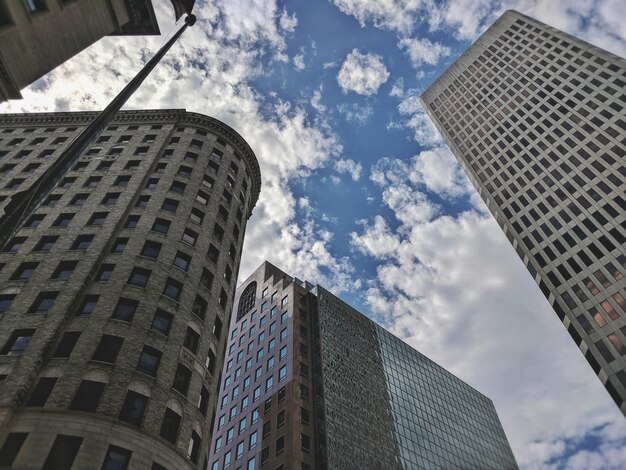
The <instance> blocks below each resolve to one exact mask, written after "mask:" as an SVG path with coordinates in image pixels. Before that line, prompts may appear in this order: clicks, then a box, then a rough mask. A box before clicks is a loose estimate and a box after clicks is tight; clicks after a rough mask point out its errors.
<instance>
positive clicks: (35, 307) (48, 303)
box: [28, 292, 59, 314]
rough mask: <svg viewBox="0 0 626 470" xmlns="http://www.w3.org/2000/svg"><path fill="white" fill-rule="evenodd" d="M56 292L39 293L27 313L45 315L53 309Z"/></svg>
mask: <svg viewBox="0 0 626 470" xmlns="http://www.w3.org/2000/svg"><path fill="white" fill-rule="evenodd" d="M57 295H59V293H58V292H41V293H40V294H39V295H38V296H37V298H36V299H35V301H34V302H33V303H32V305H31V306H30V308H29V309H28V312H29V313H38V314H46V313H48V311H49V310H50V309H51V308H52V307H54V302H55V301H56V298H57Z"/></svg>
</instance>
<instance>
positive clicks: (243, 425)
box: [239, 418, 246, 434]
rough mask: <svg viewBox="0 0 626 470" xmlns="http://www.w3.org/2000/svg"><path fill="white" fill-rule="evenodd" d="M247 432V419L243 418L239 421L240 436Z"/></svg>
mask: <svg viewBox="0 0 626 470" xmlns="http://www.w3.org/2000/svg"><path fill="white" fill-rule="evenodd" d="M245 430H246V418H242V419H241V420H240V421H239V434H241V433H242V432H244V431H245Z"/></svg>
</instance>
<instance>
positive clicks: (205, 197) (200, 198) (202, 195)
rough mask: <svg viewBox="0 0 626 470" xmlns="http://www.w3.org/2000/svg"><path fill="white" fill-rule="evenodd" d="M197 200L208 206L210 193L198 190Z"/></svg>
mask: <svg viewBox="0 0 626 470" xmlns="http://www.w3.org/2000/svg"><path fill="white" fill-rule="evenodd" d="M196 201H198V202H199V203H200V204H202V205H204V206H206V205H207V204H208V203H209V195H208V194H207V193H205V192H202V191H198V194H197V195H196Z"/></svg>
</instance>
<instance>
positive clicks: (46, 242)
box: [33, 236, 59, 252]
mask: <svg viewBox="0 0 626 470" xmlns="http://www.w3.org/2000/svg"><path fill="white" fill-rule="evenodd" d="M58 239H59V237H56V236H45V237H41V240H39V242H38V243H37V245H35V248H34V249H33V251H43V252H48V251H50V250H51V249H52V247H53V246H54V244H55V243H56V241H57V240H58Z"/></svg>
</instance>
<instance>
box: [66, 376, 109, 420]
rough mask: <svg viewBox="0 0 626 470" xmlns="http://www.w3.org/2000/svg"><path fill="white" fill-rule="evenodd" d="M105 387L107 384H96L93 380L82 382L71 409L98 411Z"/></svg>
mask: <svg viewBox="0 0 626 470" xmlns="http://www.w3.org/2000/svg"><path fill="white" fill-rule="evenodd" d="M105 386H106V383H104V382H95V381H93V380H83V381H81V383H80V385H79V386H78V390H77V391H76V395H74V400H72V404H71V405H70V408H71V409H73V410H79V411H90V412H94V411H96V409H97V408H98V403H99V402H100V397H101V396H102V392H103V391H104V387H105Z"/></svg>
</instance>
